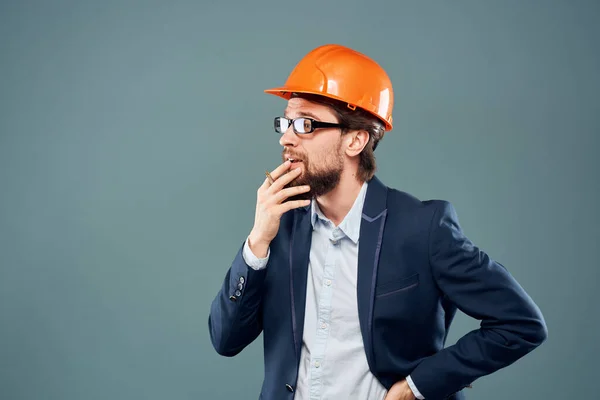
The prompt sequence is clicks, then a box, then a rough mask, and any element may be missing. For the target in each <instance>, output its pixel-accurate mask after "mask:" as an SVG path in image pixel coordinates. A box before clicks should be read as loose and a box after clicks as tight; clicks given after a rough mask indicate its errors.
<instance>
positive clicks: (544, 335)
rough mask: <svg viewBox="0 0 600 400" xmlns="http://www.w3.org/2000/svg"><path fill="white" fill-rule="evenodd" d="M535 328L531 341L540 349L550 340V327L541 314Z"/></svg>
mask: <svg viewBox="0 0 600 400" xmlns="http://www.w3.org/2000/svg"><path fill="white" fill-rule="evenodd" d="M534 326H535V328H534V329H532V334H531V338H530V341H531V343H533V345H534V347H538V346H540V345H541V344H542V343H544V342H545V341H546V339H548V326H547V325H546V321H545V320H544V317H542V315H541V314H540V315H539V317H538V318H537V320H536V322H535V324H534Z"/></svg>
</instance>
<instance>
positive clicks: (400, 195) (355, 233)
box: [209, 45, 547, 400]
mask: <svg viewBox="0 0 600 400" xmlns="http://www.w3.org/2000/svg"><path fill="white" fill-rule="evenodd" d="M266 92H267V93H270V94H275V95H277V96H280V97H283V98H285V99H287V108H286V109H285V114H284V117H278V118H276V119H275V130H276V131H277V132H278V133H279V134H281V138H280V144H281V145H282V147H283V160H282V161H284V163H283V164H281V165H280V166H278V167H277V168H275V169H274V170H273V171H271V172H270V173H267V178H266V179H265V181H264V182H263V184H262V185H261V186H260V187H259V188H258V192H257V205H256V214H255V221H254V226H253V228H252V230H251V231H250V234H249V235H248V237H247V238H246V240H245V241H244V243H242V244H241V246H240V249H239V251H238V253H237V255H236V256H235V259H234V260H233V264H232V265H231V268H230V269H229V270H228V272H227V274H226V276H225V280H224V282H223V285H222V287H221V289H220V291H219V293H218V294H217V296H216V298H215V299H214V301H213V303H212V306H211V312H210V317H209V330H210V336H211V340H212V343H213V346H214V347H215V349H216V351H217V352H218V353H219V354H221V355H224V356H229V357H231V356H234V355H236V354H238V353H239V352H241V351H242V350H243V349H244V348H245V347H246V346H247V345H248V344H250V343H251V342H253V341H254V340H255V339H256V338H257V337H258V336H259V334H260V333H261V332H262V333H263V335H264V338H263V339H264V357H265V359H264V361H265V371H264V372H265V375H264V382H263V386H262V391H261V395H260V398H261V399H265V400H271V399H273V400H281V399H292V398H293V399H296V400H298V399H301V400H312V399H336V400H337V399H345V400H346V399H351V400H354V399H356V400H359V399H360V400H364V399H376V400H383V399H385V400H406V399H415V398H419V399H428V400H437V399H447V398H448V399H464V398H465V397H464V392H463V391H462V389H464V388H465V387H468V386H470V385H471V383H472V382H473V381H475V380H476V379H477V378H479V377H481V376H484V375H488V374H490V373H492V372H494V371H497V370H498V369H500V368H504V367H506V366H508V365H510V364H512V363H513V362H515V361H516V360H518V359H519V358H521V357H523V356H524V355H526V354H527V353H529V352H530V351H531V350H533V349H534V348H535V347H537V346H539V345H540V344H541V343H542V342H543V341H544V340H545V339H546V335H547V331H546V325H545V322H544V319H543V316H542V314H541V313H540V310H539V309H538V307H537V306H536V305H535V303H534V302H533V301H532V299H531V298H530V297H529V296H528V295H527V294H526V292H525V291H524V290H523V289H522V288H521V286H520V285H519V284H518V283H517V282H516V281H515V279H514V278H513V277H512V276H511V275H510V274H509V272H508V271H507V270H506V269H505V268H504V267H503V266H502V265H501V264H499V263H498V262H495V261H493V260H492V259H490V258H489V257H488V255H486V254H485V253H484V252H483V251H481V250H480V249H478V248H477V247H476V246H475V245H474V244H473V243H472V242H471V241H470V240H469V239H468V238H467V237H466V236H465V235H464V234H463V232H462V230H461V228H460V226H459V223H458V219H457V215H456V213H455V211H454V209H453V207H452V205H451V204H450V203H448V202H446V201H441V200H428V201H421V200H418V199H416V198H415V197H413V196H411V195H409V194H407V193H404V192H401V191H399V190H396V189H392V188H389V187H387V186H386V185H384V184H383V183H382V182H381V181H380V180H379V179H378V178H377V177H376V176H375V175H374V171H375V158H374V155H373V150H374V149H375V147H376V146H377V144H378V143H379V141H380V140H381V138H382V137H383V134H384V133H385V132H386V131H390V130H391V129H392V108H393V103H394V101H393V90H392V85H391V82H390V80H389V78H388V76H387V74H386V73H385V71H384V70H383V69H382V68H381V67H380V66H379V65H378V64H377V63H375V62H374V61H373V60H371V59H370V58H368V57H367V56H365V55H363V54H361V53H358V52H356V51H354V50H352V49H349V48H346V47H343V46H339V45H326V46H321V47H319V48H317V49H314V50H313V51H311V52H310V53H308V54H307V55H306V56H305V57H304V58H303V59H302V60H301V61H300V62H299V63H298V65H297V66H296V68H295V69H294V70H293V71H292V73H291V74H290V76H289V77H288V80H287V82H286V84H285V86H283V87H280V88H275V89H271V90H267V91H266ZM457 309H460V310H461V311H463V312H464V313H466V314H467V315H469V316H471V317H473V318H477V319H479V320H481V327H480V329H478V330H474V331H472V332H470V333H468V334H466V335H465V336H463V337H462V338H461V339H460V340H459V341H458V342H457V343H456V344H455V345H453V346H449V347H447V348H444V343H445V341H446V337H447V333H448V329H449V326H450V323H451V322H452V320H453V318H454V315H455V313H456V311H457Z"/></svg>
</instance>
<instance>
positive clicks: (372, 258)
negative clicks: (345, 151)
mask: <svg viewBox="0 0 600 400" xmlns="http://www.w3.org/2000/svg"><path fill="white" fill-rule="evenodd" d="M386 203H387V187H386V186H385V185H384V184H383V183H382V182H381V181H380V180H379V179H377V177H373V179H371V181H369V186H368V187H367V194H366V197H365V203H364V206H363V213H362V220H361V224H360V238H359V242H358V243H359V245H358V277H357V296H358V316H359V320H360V327H361V332H362V336H363V342H364V345H365V353H366V356H367V361H368V363H369V365H370V366H371V369H373V366H374V363H373V346H372V336H371V329H372V321H373V304H374V297H375V283H376V282H377V268H378V265H379V254H380V250H381V243H382V240H383V228H384V226H385V220H386V216H387V208H386Z"/></svg>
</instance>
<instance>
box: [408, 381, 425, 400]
mask: <svg viewBox="0 0 600 400" xmlns="http://www.w3.org/2000/svg"><path fill="white" fill-rule="evenodd" d="M406 382H407V383H408V387H410V390H412V392H413V394H414V395H415V397H416V398H417V399H420V400H423V399H425V397H423V395H422V394H421V392H419V389H417V387H416V386H415V383H414V382H413V381H412V379H411V377H410V375H409V376H407V377H406Z"/></svg>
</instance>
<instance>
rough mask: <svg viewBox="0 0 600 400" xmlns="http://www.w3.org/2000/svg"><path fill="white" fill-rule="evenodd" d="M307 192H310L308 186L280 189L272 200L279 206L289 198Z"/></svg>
mask: <svg viewBox="0 0 600 400" xmlns="http://www.w3.org/2000/svg"><path fill="white" fill-rule="evenodd" d="M309 190H310V186H308V185H305V186H294V187H289V188H285V189H282V190H280V191H279V192H277V194H276V195H275V199H274V200H275V203H276V204H279V203H281V202H283V201H284V200H285V199H287V198H288V197H290V196H294V195H297V194H300V193H305V192H308V191H309Z"/></svg>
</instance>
